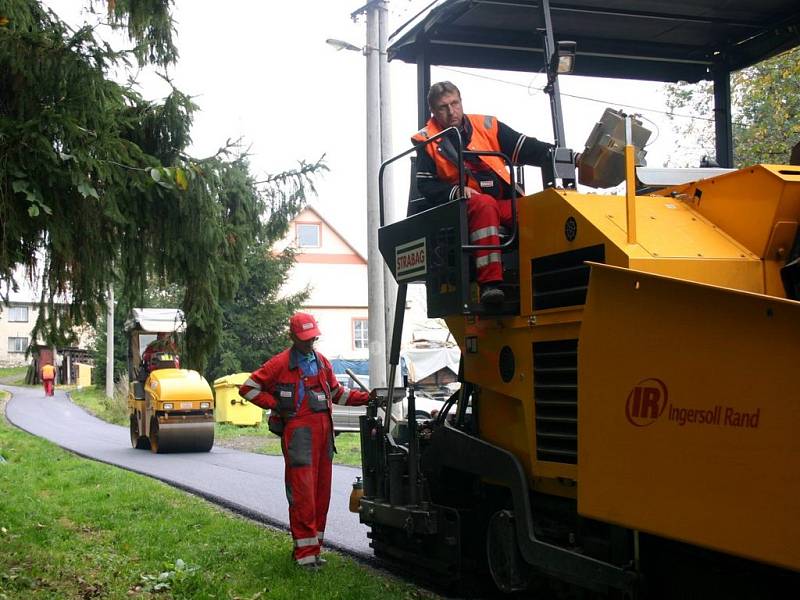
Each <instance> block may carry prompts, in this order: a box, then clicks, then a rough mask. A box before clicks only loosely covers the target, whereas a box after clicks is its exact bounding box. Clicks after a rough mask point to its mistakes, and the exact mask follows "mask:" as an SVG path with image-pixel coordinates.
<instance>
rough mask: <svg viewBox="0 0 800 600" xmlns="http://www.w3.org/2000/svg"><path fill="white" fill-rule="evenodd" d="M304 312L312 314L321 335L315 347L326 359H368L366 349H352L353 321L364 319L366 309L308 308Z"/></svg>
mask: <svg viewBox="0 0 800 600" xmlns="http://www.w3.org/2000/svg"><path fill="white" fill-rule="evenodd" d="M304 310H306V311H308V312H309V313H311V314H313V315H314V317H315V318H316V319H317V323H319V329H320V332H321V333H322V335H321V336H320V338H319V340H318V341H317V344H316V346H315V347H316V349H317V350H318V351H319V352H322V354H324V355H325V356H326V357H327V358H329V359H330V358H369V350H368V349H367V348H362V349H356V348H353V319H354V318H361V319H366V318H367V309H366V307H365V308H360V309H337V308H318V307H309V308H306V309H304Z"/></svg>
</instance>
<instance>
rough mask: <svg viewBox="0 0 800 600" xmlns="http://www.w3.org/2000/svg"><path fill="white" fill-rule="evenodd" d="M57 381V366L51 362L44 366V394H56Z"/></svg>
mask: <svg viewBox="0 0 800 600" xmlns="http://www.w3.org/2000/svg"><path fill="white" fill-rule="evenodd" d="M55 381H56V368H55V367H54V366H53V365H51V364H46V365H43V366H42V383H43V384H44V395H45V396H52V395H53V394H54V389H55Z"/></svg>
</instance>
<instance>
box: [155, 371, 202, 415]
mask: <svg viewBox="0 0 800 600" xmlns="http://www.w3.org/2000/svg"><path fill="white" fill-rule="evenodd" d="M146 386H147V389H146V393H147V395H148V396H149V397H151V398H152V400H153V402H185V403H191V404H192V406H184V407H181V408H195V409H199V408H200V402H211V403H213V402H214V396H213V395H212V394H211V387H210V386H209V385H208V382H207V381H206V380H205V379H204V378H203V377H202V376H201V375H200V373H198V372H197V371H189V370H186V369H159V370H157V371H153V372H152V373H150V376H149V377H148V378H147V383H146ZM195 404H196V406H195ZM175 408H179V407H178V406H176V407H175ZM204 408H208V407H204Z"/></svg>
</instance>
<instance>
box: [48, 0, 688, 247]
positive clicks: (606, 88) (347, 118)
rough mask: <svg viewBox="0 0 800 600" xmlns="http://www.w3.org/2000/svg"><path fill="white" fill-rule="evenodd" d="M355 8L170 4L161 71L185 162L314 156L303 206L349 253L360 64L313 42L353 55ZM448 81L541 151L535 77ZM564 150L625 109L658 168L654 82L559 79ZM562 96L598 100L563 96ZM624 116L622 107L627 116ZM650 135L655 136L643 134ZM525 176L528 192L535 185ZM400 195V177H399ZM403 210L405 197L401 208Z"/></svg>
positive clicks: (316, 0)
mask: <svg viewBox="0 0 800 600" xmlns="http://www.w3.org/2000/svg"><path fill="white" fill-rule="evenodd" d="M427 3H428V2H427V0H391V2H390V3H389V7H390V9H391V11H392V12H391V14H390V29H391V30H392V31H394V30H395V29H396V28H398V27H399V26H400V25H401V24H402V23H403V22H404V21H405V20H406V19H408V18H409V17H411V16H412V15H413V14H415V12H416V11H417V10H418V9H420V8H422V7H424V6H426V5H427ZM45 4H46V5H48V6H50V7H51V8H53V9H54V10H55V12H56V13H58V14H59V15H61V16H62V18H64V19H65V20H67V21H68V22H70V23H73V24H79V23H80V22H81V21H82V20H83V19H88V20H89V21H90V22H94V21H96V17H95V16H92V15H85V14H83V13H82V12H81V11H79V10H77V7H78V6H82V5H83V4H84V1H83V0H45ZM363 4H364V1H363V0H357V1H353V0H347V1H343V0H310V1H306V2H277V1H269V2H264V1H262V0H227V2H224V3H223V2H219V0H213V1H212V0H177V1H176V3H175V11H174V16H175V19H176V22H177V23H176V24H177V46H178V49H179V52H180V60H179V62H178V64H177V65H176V66H175V67H173V68H171V69H170V75H171V77H172V79H173V81H174V82H175V84H176V86H177V87H178V88H179V89H181V90H182V91H184V92H187V93H189V94H190V95H192V96H194V97H195V102H196V103H197V104H198V105H199V106H200V111H199V112H198V113H197V115H196V118H195V124H194V128H193V130H192V138H193V142H194V143H193V147H192V148H191V152H192V154H194V155H195V156H207V155H209V154H212V153H214V152H215V151H216V150H217V148H219V147H220V146H222V145H223V144H224V143H225V141H226V140H227V139H228V138H233V139H236V138H242V140H243V142H244V144H245V145H247V146H249V147H250V152H251V163H252V167H253V170H254V171H255V173H256V174H257V175H260V174H264V173H274V172H278V171H282V170H285V169H291V168H293V167H295V166H296V165H297V161H298V160H301V159H302V160H307V161H313V160H316V159H317V158H319V157H320V156H322V155H323V154H325V156H326V162H327V165H328V167H329V168H330V172H329V173H327V174H326V175H324V177H323V178H321V179H320V180H319V185H318V192H319V197H318V199H317V200H315V205H316V206H318V207H319V209H320V210H321V212H322V213H323V214H324V215H325V216H326V218H328V219H329V220H330V221H331V223H332V224H333V225H334V226H335V227H336V228H337V229H338V230H339V231H340V232H341V233H343V234H344V235H346V236H348V238H349V241H350V242H351V243H352V244H353V245H354V246H355V247H356V248H358V249H360V250H362V251H363V250H364V249H365V248H366V214H365V207H366V199H365V198H366V175H365V163H366V152H365V146H366V132H365V121H366V116H365V94H366V92H365V80H366V61H365V58H364V57H363V56H362V55H361V54H360V53H358V52H350V51H337V50H335V49H334V48H332V47H331V46H329V45H327V44H326V43H325V40H326V39H327V38H339V39H343V40H346V41H349V42H352V43H353V44H355V45H357V46H363V45H364V43H365V37H366V24H365V22H364V19H363V18H362V19H360V20H358V21H357V22H355V23H354V22H353V21H352V20H351V18H350V13H351V12H353V11H354V10H356V9H357V8H359V7H361V6H362V5H363ZM390 68H391V77H392V81H391V85H392V97H391V100H392V113H393V123H394V126H393V142H394V148H395V151H396V152H400V151H402V150H404V149H406V148H407V147H408V144H409V141H408V139H409V137H410V135H411V134H412V133H413V132H414V131H416V129H417V116H416V99H415V98H416V89H415V85H416V84H415V67H414V66H413V65H406V64H405V63H399V62H392V63H390ZM441 79H449V80H451V81H453V82H454V83H456V84H457V85H458V86H459V87H460V88H461V91H462V97H463V101H464V107H465V110H466V111H467V112H474V113H481V114H493V115H496V116H497V117H499V118H500V119H501V120H502V121H504V122H506V123H507V124H508V125H510V126H511V127H513V128H514V129H517V130H518V131H520V132H522V133H525V134H527V135H531V136H535V137H537V138H540V139H542V140H545V141H552V138H553V134H552V125H551V122H550V109H549V103H548V99H547V96H546V95H545V94H543V93H542V92H541V88H542V86H543V85H544V75H541V74H520V73H501V72H485V71H474V70H473V71H469V72H467V71H463V72H460V71H456V70H452V69H443V68H434V69H433V72H432V80H433V81H437V80H441ZM141 81H142V90H141V91H142V93H143V95H144V96H145V97H147V98H149V99H157V98H160V97H163V95H164V94H165V93H166V92H167V90H166V89H165V87H164V86H163V85H161V84H160V83H159V81H158V80H157V78H154V77H148V76H147V75H143V76H142V78H141ZM560 81H561V90H562V94H565V96H564V98H563V100H562V102H563V108H564V115H565V121H566V124H565V126H566V137H567V143H568V145H570V146H572V147H573V148H574V149H576V150H580V149H582V148H583V143H584V142H585V141H586V137H587V136H588V135H589V132H590V131H591V129H592V126H593V124H594V122H595V121H596V120H597V119H598V118H599V116H600V115H601V114H602V112H603V109H604V108H605V106H612V107H614V108H620V107H622V108H627V107H629V106H630V105H633V106H635V107H636V111H635V112H641V113H643V114H644V115H645V116H646V117H648V118H649V119H652V120H653V121H655V122H656V124H657V126H658V128H659V130H660V131H659V133H658V137H657V139H656V140H655V143H653V144H652V145H651V146H650V147H649V148H648V163H649V165H650V166H663V164H664V163H665V162H666V161H667V160H669V159H670V151H671V150H672V149H673V147H674V136H673V134H672V132H671V125H670V123H669V121H668V120H667V119H666V117H665V116H664V114H662V113H661V112H659V111H664V109H665V108H664V93H663V86H662V85H661V84H648V83H642V82H635V83H634V82H624V81H617V80H608V79H605V80H599V79H590V78H577V77H562V78H561V79H560ZM570 95H575V96H581V97H586V98H594V99H597V100H599V101H589V100H585V99H579V98H573V97H570ZM629 110H632V109H629ZM653 137H656V136H655V135H654V136H653ZM535 175H536V173H535V172H533V173H532V174H529V175H527V177H528V182H529V186H528V187H529V191H531V189H532V188H534V187H536V186H538V185H539V184H538V182H537V181H536V179H537V176H535ZM398 179H399V180H400V181H401V184H400V187H402V188H403V189H404V190H406V189H407V187H406V186H407V175H406V174H405V173H399V174H398ZM404 200H405V199H404Z"/></svg>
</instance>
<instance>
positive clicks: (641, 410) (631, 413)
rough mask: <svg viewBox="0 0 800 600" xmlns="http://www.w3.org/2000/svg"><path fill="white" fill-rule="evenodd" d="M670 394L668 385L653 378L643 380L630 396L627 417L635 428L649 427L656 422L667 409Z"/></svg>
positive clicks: (626, 406) (626, 408)
mask: <svg viewBox="0 0 800 600" xmlns="http://www.w3.org/2000/svg"><path fill="white" fill-rule="evenodd" d="M668 399H669V393H668V392H667V386H666V384H665V383H664V382H663V381H661V380H660V379H655V378H654V377H651V378H649V379H642V380H641V381H640V382H639V383H637V384H636V387H634V388H633V389H632V390H631V392H630V393H629V394H628V400H627V402H626V403H625V417H626V418H627V419H628V422H629V423H630V424H631V425H633V426H635V427H647V426H648V425H652V424H653V423H655V422H656V420H657V419H658V418H659V417H660V416H661V414H662V413H663V412H664V409H665V408H666V407H667V400H668Z"/></svg>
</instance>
